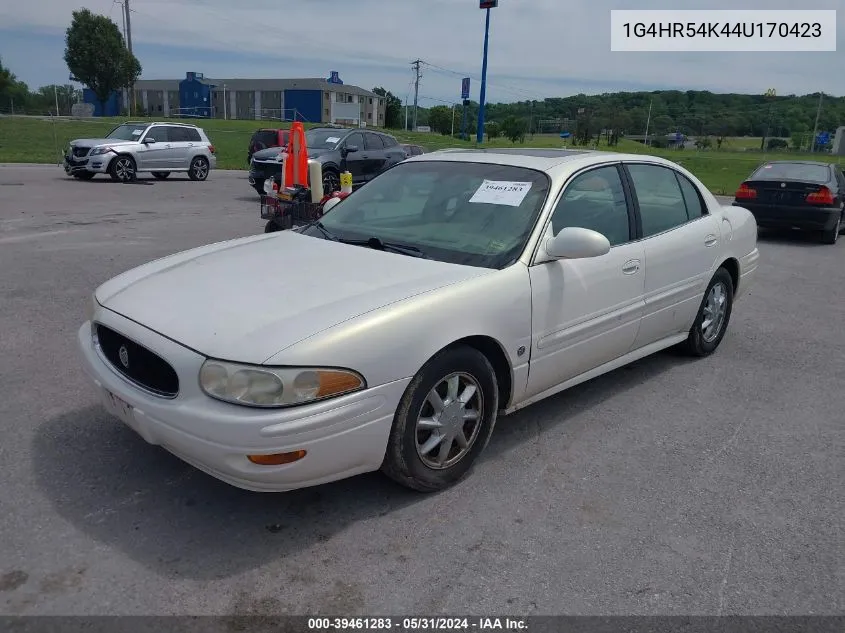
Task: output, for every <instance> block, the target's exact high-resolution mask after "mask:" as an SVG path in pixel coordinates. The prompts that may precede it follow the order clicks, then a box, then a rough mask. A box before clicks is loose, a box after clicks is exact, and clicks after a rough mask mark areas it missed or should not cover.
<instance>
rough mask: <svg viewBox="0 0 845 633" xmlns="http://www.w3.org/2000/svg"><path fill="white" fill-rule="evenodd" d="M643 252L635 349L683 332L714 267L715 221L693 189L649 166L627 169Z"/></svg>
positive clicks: (717, 240) (670, 171) (679, 176)
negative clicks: (642, 291)
mask: <svg viewBox="0 0 845 633" xmlns="http://www.w3.org/2000/svg"><path fill="white" fill-rule="evenodd" d="M625 169H626V170H627V173H628V176H629V179H630V182H631V185H632V189H633V195H634V199H635V200H636V206H637V208H638V211H639V216H640V222H641V225H642V238H643V246H644V248H645V313H644V314H643V321H642V325H641V326H640V333H639V335H638V337H637V342H636V347H643V346H645V345H648V344H650V343H654V342H657V341H659V340H661V339H664V338H667V337H669V336H672V335H673V334H680V333H682V332H686V331H688V330H689V329H690V328H691V327H692V323H693V321H695V316H696V314H697V312H698V308H699V305H700V304H701V300H702V299H703V298H704V291H705V289H706V287H707V284H708V283H709V282H710V277H711V276H712V275H713V272H714V271H715V267H716V265H717V264H718V263H719V262H718V261H717V258H718V256H719V251H720V249H719V244H720V240H721V239H722V235H721V228H720V226H719V220H717V219H716V218H715V217H713V216H712V215H709V214H708V213H707V206H706V205H705V204H704V201H703V198H702V196H701V193H700V192H699V191H698V188H697V187H696V185H694V184H693V183H692V181H690V180H689V179H688V178H687V177H686V176H684V175H683V174H682V173H680V172H678V171H676V170H674V169H671V168H670V167H665V166H662V165H653V164H645V163H639V164H628V165H626V167H625Z"/></svg>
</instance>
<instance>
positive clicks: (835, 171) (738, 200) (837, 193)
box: [733, 160, 845, 244]
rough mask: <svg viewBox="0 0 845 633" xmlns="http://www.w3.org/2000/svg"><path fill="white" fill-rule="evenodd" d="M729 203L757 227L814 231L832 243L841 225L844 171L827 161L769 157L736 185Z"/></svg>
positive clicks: (844, 200)
mask: <svg viewBox="0 0 845 633" xmlns="http://www.w3.org/2000/svg"><path fill="white" fill-rule="evenodd" d="M733 204H734V206H739V207H744V208H745V209H748V210H749V211H751V213H753V214H754V217H755V218H756V220H757V226H759V227H761V228H772V229H778V228H780V229H801V230H805V231H815V232H818V233H819V235H820V236H821V240H822V241H823V242H824V243H825V244H835V243H836V240H837V239H838V238H839V233H840V232H841V231H842V230H843V229H845V173H843V171H842V168H841V167H840V166H838V165H834V164H831V163H823V162H817V161H797V160H796V161H771V162H768V163H765V164H763V165H761V166H760V167H759V168H758V169H757V170H756V171H755V172H754V173H753V174H751V176H750V177H749V178H748V179H747V180H745V181H744V182H743V183H742V184H741V185H740V186H739V189H737V192H736V194H735V196H734V202H733Z"/></svg>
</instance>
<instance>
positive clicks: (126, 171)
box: [109, 154, 138, 183]
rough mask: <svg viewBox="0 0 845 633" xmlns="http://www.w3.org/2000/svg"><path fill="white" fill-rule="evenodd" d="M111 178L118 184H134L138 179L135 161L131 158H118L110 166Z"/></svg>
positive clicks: (121, 156)
mask: <svg viewBox="0 0 845 633" xmlns="http://www.w3.org/2000/svg"><path fill="white" fill-rule="evenodd" d="M109 176H111V179H112V180H116V181H117V182H124V183H126V182H134V181H135V179H136V178H137V177H138V173H137V172H136V171H135V159H134V158H132V157H131V156H125V155H122V154H121V155H119V156H116V157H115V158H114V159H113V160H112V162H111V164H109Z"/></svg>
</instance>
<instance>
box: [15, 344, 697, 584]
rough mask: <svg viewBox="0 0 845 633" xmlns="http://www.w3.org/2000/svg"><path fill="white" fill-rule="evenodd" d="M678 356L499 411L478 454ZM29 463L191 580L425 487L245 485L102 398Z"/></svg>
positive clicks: (48, 427)
mask: <svg viewBox="0 0 845 633" xmlns="http://www.w3.org/2000/svg"><path fill="white" fill-rule="evenodd" d="M678 362H683V360H679V359H678V358H677V356H676V355H675V354H671V353H660V354H656V355H654V356H652V357H649V358H646V359H643V360H641V361H638V362H637V363H634V364H632V365H629V366H627V367H625V368H622V369H619V370H616V371H614V372H612V373H610V374H606V375H605V376H602V377H599V378H596V379H594V380H592V381H590V382H587V383H584V384H582V385H579V386H578V387H574V388H572V389H570V390H567V391H566V392H563V393H561V394H558V395H557V396H553V397H551V398H548V399H547V400H544V401H542V402H540V403H537V404H535V405H533V406H531V407H528V408H527V409H525V410H523V411H520V412H518V413H516V414H514V415H512V416H507V417H505V418H502V420H501V421H500V422H499V423H498V424H497V427H496V431H495V432H494V434H493V437H492V438H491V441H490V444H489V445H488V447H487V449H486V451H485V453H484V454H483V455H482V457H481V462H480V463H481V464H483V462H484V461H486V460H490V459H496V458H497V457H498V456H499V455H501V454H502V453H504V452H508V451H511V450H513V449H516V448H519V447H520V446H521V445H523V444H531V443H534V442H536V440H537V436H538V432H539V426H540V422H539V420H541V419H542V420H543V423H542V424H543V427H544V428H548V427H552V426H557V425H561V424H568V423H569V421H570V418H571V416H572V415H574V414H575V413H583V412H584V411H585V410H586V409H591V408H593V407H595V406H597V405H600V404H601V403H602V402H603V401H604V400H605V399H606V398H607V397H608V395H609V394H610V393H611V392H613V393H616V392H619V391H627V390H629V389H633V388H635V387H641V385H642V383H643V382H645V381H648V380H649V379H650V378H653V377H655V376H657V375H659V374H660V373H662V372H664V371H667V370H669V369H671V368H672V367H674V366H676V365H677V363H678ZM549 420H551V422H549ZM586 423H587V422H584V424H586ZM577 432H578V429H575V428H573V429H572V433H573V434H577ZM531 450H533V449H531ZM32 464H33V468H34V473H35V481H36V483H37V485H38V488H39V489H40V491H41V493H42V494H43V495H44V496H45V497H46V498H47V499H48V500H49V501H50V502H51V503H52V505H53V506H54V508H55V509H56V511H57V512H58V514H59V515H60V516H61V517H62V518H63V519H65V520H66V521H68V522H69V523H71V524H72V525H73V526H74V527H75V528H77V529H79V530H80V531H82V532H83V533H85V534H87V535H88V536H89V537H91V538H93V539H94V540H96V541H98V542H100V543H104V544H107V545H108V546H109V547H113V548H115V549H118V550H120V551H122V552H123V553H124V554H125V555H127V556H128V557H129V558H131V559H132V560H134V561H136V562H138V563H140V564H142V565H144V566H145V567H148V568H151V569H153V570H155V572H156V573H158V574H161V575H164V576H167V577H179V578H192V579H197V580H211V579H220V578H224V577H229V576H233V575H236V574H240V573H243V572H244V571H246V570H250V569H254V568H257V567H260V566H262V565H266V564H267V562H268V561H269V560H276V559H284V558H286V557H287V556H288V555H292V554H297V553H301V552H302V551H307V550H309V549H310V548H311V547H313V546H315V545H319V544H320V543H322V542H326V541H328V540H329V539H331V538H332V536H333V535H334V534H336V533H338V532H342V531H343V530H344V529H345V528H347V527H349V526H351V525H353V524H355V523H357V522H359V521H367V520H371V519H374V518H378V517H382V516H385V515H388V514H390V513H392V512H395V511H397V510H400V509H401V508H403V507H406V506H408V505H411V504H414V503H419V502H421V501H422V500H424V499H427V498H429V497H430V496H429V495H424V494H421V493H418V492H415V491H411V490H408V489H406V488H404V487H402V486H399V485H398V484H396V483H394V482H392V481H391V480H389V479H387V478H386V477H384V476H382V475H381V474H379V473H368V474H364V475H359V476H357V477H353V478H350V479H346V480H342V481H339V482H335V483H330V484H325V485H322V486H316V487H313V488H306V489H303V490H297V491H293V492H287V493H279V494H273V493H253V492H248V491H244V490H240V489H238V488H234V487H232V486H230V485H228V484H225V483H223V482H220V481H218V480H216V479H214V478H212V477H211V476H208V475H206V474H204V473H202V472H200V471H198V470H196V469H195V468H193V467H192V466H189V465H187V464H185V463H184V462H182V461H181V460H179V459H178V458H176V457H174V456H172V455H170V454H169V453H167V452H166V451H165V450H163V449H161V448H160V447H156V446H151V445H148V444H146V443H145V442H144V441H143V440H142V439H140V438H139V437H138V436H137V435H136V434H135V433H134V432H132V431H131V430H130V429H128V428H127V427H125V426H124V425H122V424H121V423H120V422H118V421H117V420H116V419H115V418H112V417H111V416H110V415H109V414H108V413H106V411H105V410H104V409H103V408H101V407H100V406H91V407H87V408H84V409H81V410H77V411H73V412H69V413H65V414H63V415H60V416H58V417H54V418H52V419H50V420H48V421H46V422H44V423H43V424H41V425H40V426H39V427H38V429H37V431H36V434H35V439H34V443H33V461H32ZM531 467H532V466H531V461H530V460H526V461H525V468H531ZM472 481H473V477H472V476H470V477H469V478H468V479H467V480H465V481H464V482H462V483H461V484H459V485H468V486H472V485H473V484H472Z"/></svg>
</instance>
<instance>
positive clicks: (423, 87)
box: [0, 0, 845, 107]
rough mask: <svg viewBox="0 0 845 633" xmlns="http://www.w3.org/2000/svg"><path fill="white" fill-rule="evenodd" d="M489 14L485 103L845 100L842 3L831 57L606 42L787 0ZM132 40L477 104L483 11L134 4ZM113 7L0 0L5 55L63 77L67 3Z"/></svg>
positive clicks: (424, 100)
mask: <svg viewBox="0 0 845 633" xmlns="http://www.w3.org/2000/svg"><path fill="white" fill-rule="evenodd" d="M499 5H500V6H499V7H498V8H497V9H494V10H492V12H491V26H490V50H489V62H488V64H489V68H488V77H487V84H488V85H487V100H488V102H505V101H524V100H528V99H543V98H546V97H564V96H569V95H573V94H578V93H587V94H598V93H602V92H615V91H628V90H660V89H679V90H711V91H714V92H742V93H755V94H758V93H763V92H765V91H766V90H768V89H770V88H774V89H775V90H776V92H777V94H782V95H787V94H807V93H813V92H818V91H823V92H825V93H826V94H829V95H834V96H842V95H845V72H843V69H845V5H844V4H842V0H812V6H810V7H808V8H812V9H836V8H839V9H840V10H839V12H838V14H837V25H836V26H837V51H836V52H826V53H807V52H798V53H796V52H793V53H761V52H758V53H665V52H664V53H639V52H638V53H631V52H627V53H621V52H611V50H610V48H611V47H610V10H611V9H667V8H673V9H681V8H682V9H722V8H733V9H759V10H776V9H794V8H796V7H795V2H794V0H730V2H728V1H727V0H725V1H724V3H723V4H716V3H715V2H713V1H711V2H701V1H697V0H664V1H663V2H656V1H655V0H500V2H499ZM130 6H131V9H132V13H131V24H132V43H133V49H134V52H135V54H136V56H137V57H138V58H139V60H140V62H141V65H142V67H143V74H142V78H143V79H180V78H183V77H184V76H185V72H187V71H195V72H201V73H203V74H204V75H205V76H206V77H210V78H221V79H222V78H230V77H231V78H237V77H242V78H249V77H275V78H293V77H328V76H329V73H330V71H335V70H336V71H338V72H339V73H340V78H341V79H342V80H343V81H344V82H345V83H348V84H354V85H357V86H361V87H363V88H367V89H372V88H373V87H375V86H383V87H385V88H387V89H388V90H390V91H391V92H393V93H394V94H395V95H396V96H398V97H399V98H400V99H401V100H402V101H403V102H404V101H405V100H406V99H410V100H411V101H413V70H412V67H411V62H412V61H414V60H415V59H421V60H423V62H425V63H424V64H423V65H422V78H421V81H420V87H419V95H420V99H419V103H420V105H423V106H426V107H428V106H432V105H438V104H443V103H453V102H455V101H457V100H458V99H460V87H461V77H464V76H469V77H472V86H471V97H472V98H473V99H475V100H478V97H479V86H480V75H481V62H482V50H483V39H484V12H483V11H481V10H479V8H478V2H477V0H344V1H341V0H299V1H298V2H294V1H292V0H250V1H249V2H248V3H244V5H242V6H241V7H236V5H235V3H234V2H232V1H231V0H130ZM82 7H86V8H88V9H90V10H91V11H94V12H96V13H102V14H105V15H109V16H110V17H111V18H112V19H113V20H114V21H115V22H116V23H117V24H118V25H119V26H120V27H121V28H122V18H121V8H120V4H118V3H116V1H114V0H30V1H29V2H21V3H18V2H12V0H5V1H2V2H0V58H2V60H3V63H4V65H6V66H7V67H9V68H10V69H11V70H12V72H14V73H15V74H16V75H17V76H18V79H21V80H23V81H25V82H27V83H28V84H29V85H30V87H31V88H36V87H38V86H41V85H47V84H52V83H67V79H68V74H69V73H68V70H67V67H66V66H65V64H64V61H63V59H62V55H63V51H64V32H65V29H66V28H67V26H68V25H69V23H70V20H71V13H72V11H73V10H75V9H79V8H82Z"/></svg>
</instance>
